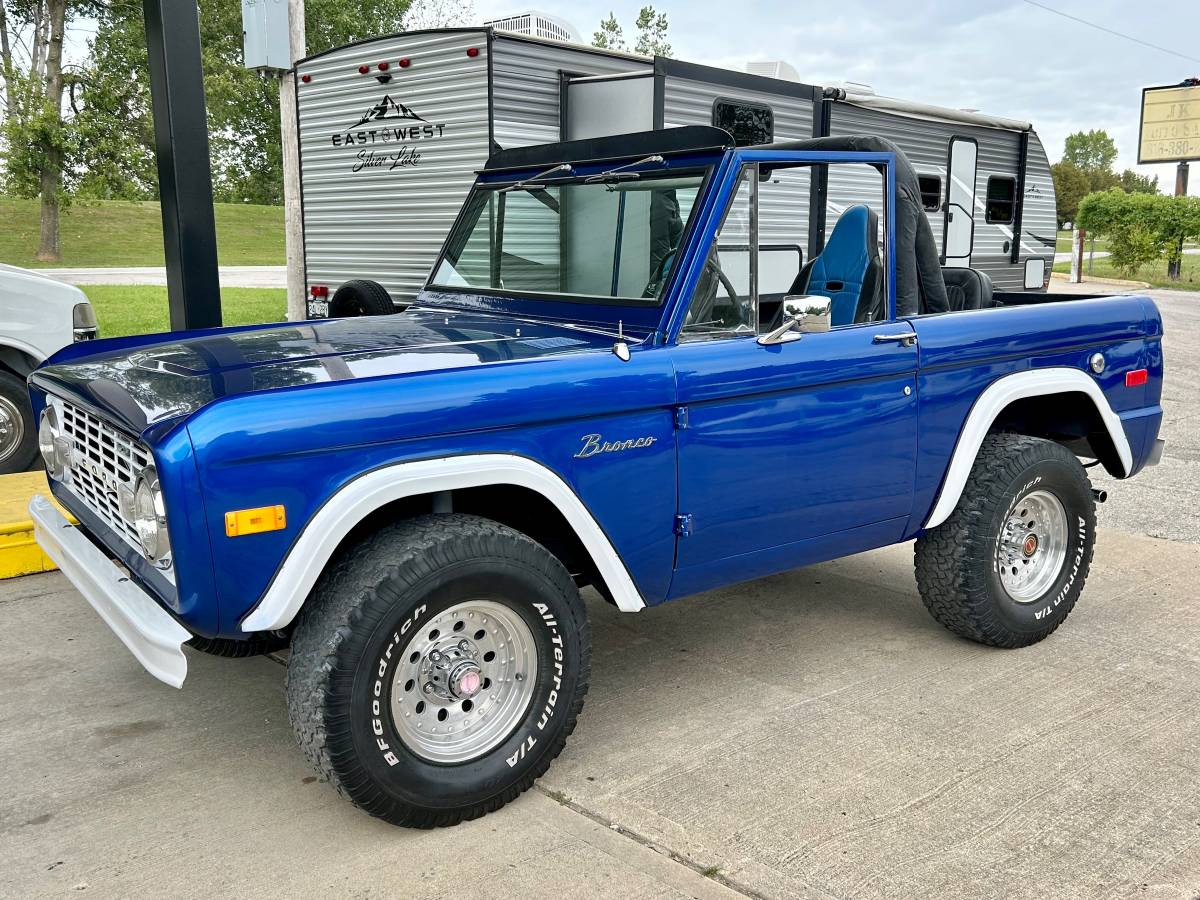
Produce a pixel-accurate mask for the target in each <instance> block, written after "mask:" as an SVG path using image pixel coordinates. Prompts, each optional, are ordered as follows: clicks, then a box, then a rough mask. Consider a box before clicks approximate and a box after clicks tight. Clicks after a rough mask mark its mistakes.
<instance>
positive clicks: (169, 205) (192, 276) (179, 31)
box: [142, 0, 221, 331]
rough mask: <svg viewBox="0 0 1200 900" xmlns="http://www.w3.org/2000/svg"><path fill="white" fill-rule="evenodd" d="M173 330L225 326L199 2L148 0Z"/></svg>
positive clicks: (145, 0) (145, 3)
mask: <svg viewBox="0 0 1200 900" xmlns="http://www.w3.org/2000/svg"><path fill="white" fill-rule="evenodd" d="M142 8H143V10H144V12H145V16H146V47H147V49H148V50H149V60H150V99H151V102H152V103H153V105H154V146H155V154H156V156H157V158H158V191H159V197H160V200H161V203H162V220H163V245H164V249H165V250H166V261H167V299H168V303H169V305H170V309H171V328H172V330H176V331H177V330H180V329H186V328H211V327H214V326H217V325H220V324H221V285H220V278H219V276H218V273H217V233H216V224H215V221H214V219H213V197H212V170H211V168H210V165H209V158H208V122H207V119H206V117H205V111H204V77H203V69H202V67H201V63H200V17H199V8H198V7H197V5H196V0H143V4H142Z"/></svg>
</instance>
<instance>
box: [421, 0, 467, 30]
mask: <svg viewBox="0 0 1200 900" xmlns="http://www.w3.org/2000/svg"><path fill="white" fill-rule="evenodd" d="M474 18H475V4H474V3H472V2H471V0H413V4H412V6H410V7H409V8H408V12H406V13H405V14H404V30H405V31H419V30H420V29H423V28H453V27H457V26H460V25H466V24H467V23H468V22H471V21H472V20H473V19H474Z"/></svg>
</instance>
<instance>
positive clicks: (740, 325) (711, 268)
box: [680, 166, 757, 341]
mask: <svg viewBox="0 0 1200 900" xmlns="http://www.w3.org/2000/svg"><path fill="white" fill-rule="evenodd" d="M755 173H756V167H754V166H747V167H746V168H745V169H743V170H742V173H741V175H740V176H739V178H738V184H737V189H736V190H735V191H734V195H733V199H732V200H731V201H730V203H729V206H728V207H727V208H726V210H725V217H724V218H723V219H722V220H721V227H720V228H719V229H718V231H717V236H716V237H715V238H714V239H713V245H712V250H711V251H710V252H709V255H708V260H707V262H706V263H705V264H704V272H703V273H702V274H701V275H700V279H699V281H698V282H697V283H696V289H695V291H694V292H693V293H692V299H691V302H690V303H689V304H688V312H687V318H686V319H685V320H684V324H683V330H682V331H681V332H680V339H681V340H690V341H695V340H708V339H711V338H720V337H734V336H737V335H751V334H754V330H755V324H754V319H753V313H754V304H753V302H752V300H751V298H752V297H753V296H754V290H753V285H752V284H751V280H752V273H751V266H750V264H749V260H750V252H751V248H752V247H753V242H752V240H751V236H752V233H753V231H754V230H755V227H754V226H755V225H757V222H755V223H753V224H752V222H751V220H752V219H753V218H754V217H755V216H756V214H757V210H756V209H755V208H754V204H753V202H752V201H753V199H754V197H753V195H754V194H755V193H756V188H757V180H756V174H755Z"/></svg>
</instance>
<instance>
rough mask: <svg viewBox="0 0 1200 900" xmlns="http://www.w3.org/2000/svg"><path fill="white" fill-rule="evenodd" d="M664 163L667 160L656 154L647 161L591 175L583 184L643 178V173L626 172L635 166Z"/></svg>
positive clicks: (640, 160) (643, 160)
mask: <svg viewBox="0 0 1200 900" xmlns="http://www.w3.org/2000/svg"><path fill="white" fill-rule="evenodd" d="M664 162H666V160H665V159H663V158H662V157H661V156H659V155H658V154H657V153H656V154H654V155H653V156H647V157H646V158H645V159H639V160H636V161H634V162H631V163H625V164H624V165H623V166H617V167H616V168H613V169H609V170H608V171H607V172H600V173H599V174H597V175H589V176H588V177H587V178H585V179H583V183H584V184H595V183H596V182H597V181H604V180H605V179H608V178H614V177H615V178H641V177H642V173H641V172H626V171H624V170H625V169H632V168H633V167H634V166H644V165H647V164H649V163H660V164H661V163H664Z"/></svg>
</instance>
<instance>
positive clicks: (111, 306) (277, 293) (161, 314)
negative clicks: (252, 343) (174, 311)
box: [82, 284, 287, 337]
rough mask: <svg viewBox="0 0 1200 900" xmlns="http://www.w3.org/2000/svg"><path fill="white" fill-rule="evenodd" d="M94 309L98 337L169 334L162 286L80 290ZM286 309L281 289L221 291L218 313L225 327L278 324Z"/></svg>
mask: <svg viewBox="0 0 1200 900" xmlns="http://www.w3.org/2000/svg"><path fill="white" fill-rule="evenodd" d="M82 290H83V292H84V293H85V294H87V296H88V299H89V300H91V301H92V306H94V307H95V309H96V318H97V319H98V320H99V322H100V336H101V337H120V336H122V335H127V334H154V333H155V332H159V331H169V330H170V328H171V322H170V314H169V313H168V311H167V289H166V288H165V287H157V286H152V285H150V286H148V285H137V286H125V285H112V284H103V285H87V286H86V287H83V288H82ZM286 310H287V291H285V290H283V289H282V288H225V289H224V290H223V291H221V313H222V317H223V319H224V322H225V324H226V325H253V324H255V323H257V322H280V321H282V320H283V319H284V316H285V315H286Z"/></svg>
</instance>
